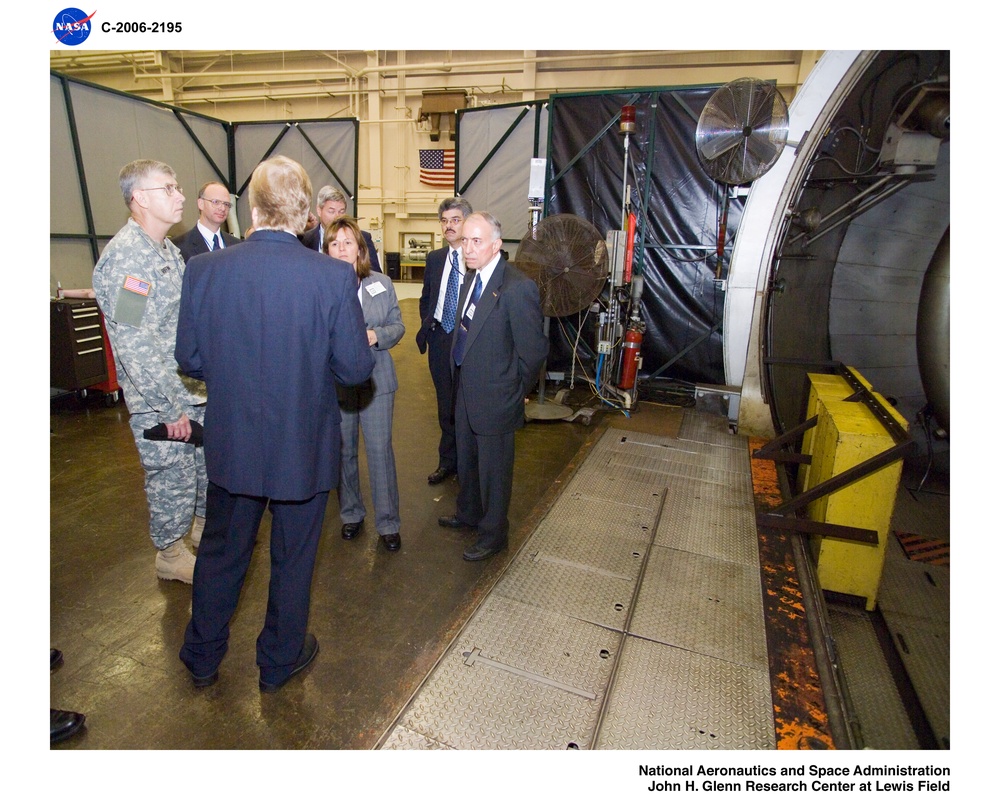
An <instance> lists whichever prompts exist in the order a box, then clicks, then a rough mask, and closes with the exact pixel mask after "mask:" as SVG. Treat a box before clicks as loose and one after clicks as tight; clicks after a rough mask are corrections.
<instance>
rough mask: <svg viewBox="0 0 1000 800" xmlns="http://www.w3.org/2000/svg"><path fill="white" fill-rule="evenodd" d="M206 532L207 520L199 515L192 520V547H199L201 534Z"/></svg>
mask: <svg viewBox="0 0 1000 800" xmlns="http://www.w3.org/2000/svg"><path fill="white" fill-rule="evenodd" d="M204 531H205V518H204V517H199V516H198V515H197V514H196V515H195V517H194V519H193V520H191V546H192V547H197V546H198V545H200V544H201V534H202V533H203V532H204Z"/></svg>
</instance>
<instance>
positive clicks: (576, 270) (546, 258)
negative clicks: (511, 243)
mask: <svg viewBox="0 0 1000 800" xmlns="http://www.w3.org/2000/svg"><path fill="white" fill-rule="evenodd" d="M514 263H515V265H516V266H517V268H518V269H520V270H521V271H522V272H524V273H525V274H526V275H528V276H529V277H530V278H531V279H532V280H534V281H535V283H537V284H538V292H539V294H540V295H541V300H542V313H543V314H545V316H547V317H565V316H567V315H568V314H575V313H576V312H577V311H582V310H583V309H585V308H586V307H587V306H589V305H590V304H591V303H592V302H593V301H594V299H595V298H596V297H597V295H598V294H600V292H601V289H603V288H604V283H605V282H606V281H607V277H608V251H607V245H606V244H605V241H604V238H603V237H602V236H601V234H600V232H599V231H598V230H597V228H595V227H594V226H593V225H591V224H590V223H589V222H587V221H586V220H584V219H582V218H580V217H577V216H575V215H574V214H557V215H556V216H553V217H546V218H545V219H543V220H542V221H541V222H540V223H539V224H538V225H537V226H536V227H535V228H533V229H531V230H529V231H528V233H527V235H526V236H525V237H524V238H523V239H522V240H521V244H520V246H519V247H518V250H517V256H516V257H515V259H514Z"/></svg>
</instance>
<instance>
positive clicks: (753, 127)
mask: <svg viewBox="0 0 1000 800" xmlns="http://www.w3.org/2000/svg"><path fill="white" fill-rule="evenodd" d="M695 139H696V143H697V149H698V158H699V160H700V161H701V165H702V167H704V169H705V172H707V173H708V175H709V177H711V178H713V179H714V180H716V181H718V182H719V183H722V184H725V185H726V188H725V190H724V200H723V205H722V214H721V215H720V222H719V237H718V242H717V244H716V256H717V262H716V272H715V277H716V278H721V277H722V260H723V254H724V249H725V243H726V221H727V217H728V215H729V188H728V187H729V186H739V185H741V184H744V183H750V182H751V181H755V180H756V179H757V178H759V177H760V176H761V175H763V174H764V173H765V172H767V171H768V170H769V169H771V167H773V166H774V164H775V162H776V161H777V160H778V157H779V156H780V155H781V151H782V149H783V148H784V146H785V142H786V140H787V139H788V106H787V105H786V104H785V98H783V97H782V96H781V92H779V91H778V90H777V88H775V86H774V84H771V83H768V82H767V81H762V80H759V79H757V78H738V79H737V80H735V81H730V82H729V83H727V84H726V85H725V86H721V87H720V88H718V89H716V91H715V92H714V93H713V94H712V96H711V97H710V98H709V99H708V103H706V104H705V108H704V109H703V110H702V112H701V116H700V117H698V127H697V130H696V132H695Z"/></svg>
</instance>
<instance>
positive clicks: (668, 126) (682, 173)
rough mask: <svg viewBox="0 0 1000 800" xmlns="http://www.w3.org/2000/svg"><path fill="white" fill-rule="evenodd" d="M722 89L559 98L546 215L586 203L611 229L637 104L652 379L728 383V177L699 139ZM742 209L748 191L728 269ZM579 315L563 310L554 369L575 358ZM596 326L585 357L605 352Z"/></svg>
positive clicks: (631, 179) (738, 203) (581, 209)
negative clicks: (629, 111)
mask: <svg viewBox="0 0 1000 800" xmlns="http://www.w3.org/2000/svg"><path fill="white" fill-rule="evenodd" d="M717 88H718V87H716V86H712V87H693V88H690V87H688V88H680V89H654V90H641V91H639V90H637V91H625V92H615V93H605V94H595V95H555V96H553V97H552V98H550V106H549V136H550V142H549V160H548V164H547V169H548V181H547V197H546V206H545V215H546V216H551V215H554V214H576V215H577V216H580V217H582V218H583V219H586V220H588V221H589V222H591V223H593V224H594V226H595V227H596V228H597V229H598V230H599V231H601V232H602V233H606V232H607V231H608V230H611V229H618V228H621V223H622V192H623V171H624V167H625V163H624V162H625V148H624V138H625V137H624V135H623V134H621V133H620V132H619V121H618V120H619V116H620V113H621V109H622V107H623V106H626V105H630V106H634V107H635V110H636V124H635V131H634V132H633V133H631V134H630V135H629V147H628V185H629V187H630V189H631V204H632V209H633V211H634V212H635V214H636V217H637V220H638V224H637V230H636V240H635V257H634V260H633V274H641V275H642V276H643V281H644V289H643V294H642V301H641V312H642V319H643V320H644V322H645V324H646V331H645V335H644V339H643V345H642V356H643V367H642V371H641V373H640V376H641V377H643V378H649V377H662V378H672V379H675V380H680V381H688V382H692V383H712V384H721V383H724V375H725V369H724V365H723V359H722V329H721V325H722V312H723V302H724V292H723V289H722V283H721V281H718V280H716V269H717V266H718V259H717V256H716V243H717V238H718V225H719V217H720V214H721V211H722V206H723V198H724V192H725V191H726V187H723V186H722V185H720V184H718V183H716V182H715V181H714V180H712V179H711V178H710V177H709V176H708V175H707V174H706V173H705V171H704V170H703V169H702V167H701V164H700V163H699V161H698V155H697V150H696V145H695V133H696V129H697V121H698V115H699V114H700V113H701V110H702V109H703V108H704V106H705V103H707V102H708V100H709V98H710V97H711V96H712V94H713V92H714V91H715V90H716V89H717ZM742 208H743V203H742V200H737V199H733V200H732V201H731V202H730V203H729V211H728V222H727V227H726V231H727V233H726V240H727V246H726V250H725V253H724V256H723V259H722V261H723V269H722V272H721V277H722V278H725V276H726V270H725V265H726V264H727V263H728V260H729V257H730V255H731V245H732V239H733V235H734V234H735V232H736V229H737V227H738V225H739V220H740V216H741V212H742ZM591 316H593V315H591ZM557 322H558V324H557ZM577 322H578V317H577V316H576V315H574V316H573V317H567V318H563V319H560V320H558V321H556V320H553V324H552V326H551V329H552V350H551V352H550V356H549V362H548V364H549V369H550V370H559V369H568V368H569V365H570V359H571V358H572V356H573V352H574V350H573V347H572V346H571V345H570V344H569V343H568V342H567V332H569V334H570V335H572V333H573V332H574V331H575V330H576V328H575V326H576V324H577ZM595 325H596V320H593V319H589V320H588V322H587V323H586V325H585V327H584V332H583V336H582V337H581V345H580V347H579V348H578V352H579V355H580V356H581V357H582V358H583V359H584V361H585V362H586V361H587V360H589V359H590V358H592V355H593V353H592V351H593V347H594V345H595V336H594V333H593V327H594V326H595ZM682 351H686V352H682ZM671 362H672V363H671ZM668 364H669V366H667V365H668Z"/></svg>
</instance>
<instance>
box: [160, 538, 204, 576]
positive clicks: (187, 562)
mask: <svg viewBox="0 0 1000 800" xmlns="http://www.w3.org/2000/svg"><path fill="white" fill-rule="evenodd" d="M194 562H195V557H194V553H192V552H191V551H190V550H188V549H187V547H186V546H185V544H184V540H183V539H178V540H177V541H176V542H173V543H171V544H170V546H169V547H166V548H164V549H163V550H160V551H159V552H158V553H157V554H156V577H157V578H160V579H161V580H164V581H184V583H193V582H194Z"/></svg>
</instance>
